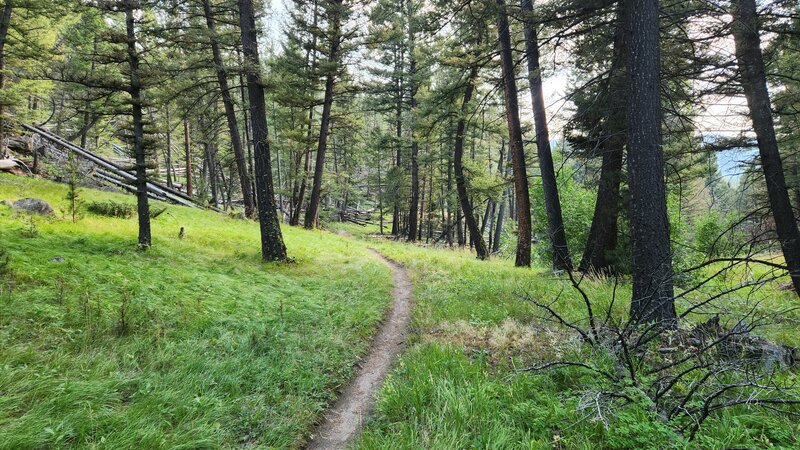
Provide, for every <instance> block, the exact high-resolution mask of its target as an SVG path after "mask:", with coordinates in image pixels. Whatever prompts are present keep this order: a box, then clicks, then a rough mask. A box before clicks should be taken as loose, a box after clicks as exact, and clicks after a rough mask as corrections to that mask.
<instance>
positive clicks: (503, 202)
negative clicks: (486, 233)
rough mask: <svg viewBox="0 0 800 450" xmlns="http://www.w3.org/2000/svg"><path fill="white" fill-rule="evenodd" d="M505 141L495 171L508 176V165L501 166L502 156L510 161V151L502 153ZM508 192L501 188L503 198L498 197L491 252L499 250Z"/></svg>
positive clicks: (506, 189)
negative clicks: (498, 205) (498, 204)
mask: <svg viewBox="0 0 800 450" xmlns="http://www.w3.org/2000/svg"><path fill="white" fill-rule="evenodd" d="M505 145H506V142H505V140H503V142H502V147H501V150H500V158H499V159H498V161H497V173H498V175H500V174H502V175H503V176H504V177H505V178H508V172H509V170H508V169H509V167H508V166H506V167H505V168H503V158H505V160H506V163H508V162H509V161H511V153H506V154H505V155H503V149H505ZM508 198H509V192H508V188H505V189H503V198H502V199H500V208H499V209H498V211H497V224H496V226H495V229H494V240H493V242H492V253H497V252H499V251H500V239H501V237H502V234H503V219H504V218H505V215H506V212H505V209H506V203H508Z"/></svg>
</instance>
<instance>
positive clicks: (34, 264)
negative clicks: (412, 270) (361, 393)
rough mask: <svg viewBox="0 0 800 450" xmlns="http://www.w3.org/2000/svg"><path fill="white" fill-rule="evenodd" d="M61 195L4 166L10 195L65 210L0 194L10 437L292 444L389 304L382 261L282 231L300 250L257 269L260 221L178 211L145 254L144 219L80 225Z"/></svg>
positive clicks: (19, 442)
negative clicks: (20, 210)
mask: <svg viewBox="0 0 800 450" xmlns="http://www.w3.org/2000/svg"><path fill="white" fill-rule="evenodd" d="M65 195H66V187H65V186H64V185H59V184H54V183H49V182H43V181H33V180H30V179H25V178H16V177H11V176H6V175H0V199H6V200H15V199H17V198H22V197H37V198H42V199H44V200H47V201H49V202H51V204H53V206H54V208H55V209H56V210H57V213H56V215H55V217H53V218H33V219H29V218H27V216H22V215H15V214H14V213H13V212H11V210H10V209H9V208H5V207H0V247H1V248H3V249H4V250H5V251H7V253H8V255H9V256H10V271H11V272H10V273H7V274H5V275H4V276H3V278H2V281H1V282H0V287H1V288H2V293H1V294H0V368H2V370H0V448H8V449H21V448H54V447H89V448H215V447H237V446H244V447H264V446H274V447H276V448H286V447H295V446H298V445H299V444H300V443H301V442H302V441H303V439H304V437H305V436H306V435H307V433H308V432H309V431H310V427H311V425H312V424H313V423H314V421H315V420H317V418H318V417H319V414H320V412H321V411H322V410H323V409H324V408H325V407H326V405H327V403H329V402H330V401H331V399H332V398H333V396H334V393H335V391H336V390H337V388H338V387H339V386H340V385H341V384H342V383H343V382H344V381H345V380H346V379H347V378H348V377H349V376H350V375H351V373H352V372H353V365H354V363H355V362H356V361H357V359H358V357H359V355H360V354H361V353H362V352H363V351H364V350H365V349H366V347H367V343H368V341H369V337H370V335H371V333H372V332H373V331H374V329H375V327H376V324H377V323H378V321H379V320H380V319H381V318H382V317H383V314H384V312H385V309H386V307H387V305H388V303H389V300H390V299H389V293H390V289H391V277H390V273H389V270H388V269H387V268H386V267H385V266H383V265H382V264H380V263H379V262H377V261H375V260H374V259H373V258H371V257H369V256H368V254H367V252H366V248H365V246H364V245H363V244H358V243H355V242H350V241H347V240H344V239H342V238H340V237H337V236H334V235H332V234H329V233H324V232H307V231H302V230H298V229H291V228H288V227H285V228H284V230H285V238H286V242H287V246H288V247H289V252H290V256H291V257H293V258H294V263H292V264H284V265H275V264H263V263H262V262H260V260H259V255H260V251H259V247H258V227H257V225H256V224H255V223H252V222H249V221H247V222H246V221H237V220H234V219H229V218H226V217H225V216H223V215H220V214H215V213H209V212H204V211H199V210H191V209H188V208H181V207H175V206H169V207H168V209H167V211H166V213H164V214H162V215H161V216H159V217H158V218H156V219H154V221H153V235H154V236H153V237H154V246H153V248H152V249H150V250H148V251H139V250H137V249H136V245H135V244H136V219H135V218H131V219H112V218H106V217H100V216H95V215H91V214H88V213H86V212H84V213H83V217H82V218H80V219H79V220H78V221H77V222H76V223H72V221H71V219H69V218H67V217H66V215H65V214H64V210H65V209H66V201H65V200H64V197H65ZM81 199H82V200H83V201H85V202H90V201H99V200H115V201H120V202H130V203H132V202H133V201H134V199H133V197H131V196H122V195H117V194H112V193H106V192H99V191H90V190H83V191H82V193H81ZM180 227H185V230H186V237H185V238H184V239H178V231H179V229H180Z"/></svg>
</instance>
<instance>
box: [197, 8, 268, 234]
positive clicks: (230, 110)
mask: <svg viewBox="0 0 800 450" xmlns="http://www.w3.org/2000/svg"><path fill="white" fill-rule="evenodd" d="M203 10H204V12H205V16H206V25H207V26H208V32H209V43H210V44H211V54H212V56H213V60H214V68H215V69H216V73H217V82H218V83H219V90H220V94H221V96H222V104H223V105H224V107H225V118H226V119H227V122H228V133H229V134H230V137H231V147H232V148H233V155H234V159H235V160H236V169H237V171H238V173H239V181H240V184H241V188H242V196H243V197H244V214H245V216H247V217H249V218H251V219H252V218H255V216H256V214H255V200H254V199H253V190H252V189H251V186H252V185H251V184H250V175H249V174H248V173H247V161H246V160H245V154H244V148H243V147H242V138H241V135H240V134H239V124H238V123H237V122H236V110H235V109H234V105H233V98H232V97H231V91H230V88H229V87H228V71H227V69H225V66H224V64H223V63H222V54H221V52H220V49H219V42H218V38H217V26H216V24H215V22H214V11H213V10H212V9H211V0H203ZM212 170H213V167H212Z"/></svg>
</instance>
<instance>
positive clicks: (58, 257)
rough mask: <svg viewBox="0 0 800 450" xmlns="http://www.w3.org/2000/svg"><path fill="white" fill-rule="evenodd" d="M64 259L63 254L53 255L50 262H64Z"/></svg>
mask: <svg viewBox="0 0 800 450" xmlns="http://www.w3.org/2000/svg"><path fill="white" fill-rule="evenodd" d="M64 261H65V260H64V257H63V256H53V257H52V258H50V262H54V263H63V262H64Z"/></svg>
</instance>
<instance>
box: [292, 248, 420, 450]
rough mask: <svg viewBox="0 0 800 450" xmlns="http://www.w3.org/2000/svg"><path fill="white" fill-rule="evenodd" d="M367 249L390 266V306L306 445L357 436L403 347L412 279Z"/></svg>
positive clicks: (323, 445) (327, 445) (333, 445)
mask: <svg viewBox="0 0 800 450" xmlns="http://www.w3.org/2000/svg"><path fill="white" fill-rule="evenodd" d="M345 235H346V234H345ZM370 251H371V252H372V253H373V254H375V256H376V257H377V258H379V259H380V260H381V261H383V263H384V264H386V265H387V266H389V267H390V268H391V269H392V279H393V280H394V292H393V294H392V298H393V304H392V309H391V311H389V314H388V315H387V317H386V319H385V321H384V323H383V325H381V327H380V329H379V330H378V334H377V335H376V336H375V340H374V341H373V343H372V347H371V348H370V350H369V353H368V354H367V355H366V356H365V357H364V358H363V359H362V360H361V363H360V370H359V371H358V374H357V375H356V377H355V378H354V379H353V380H351V381H350V384H349V385H348V386H347V387H346V388H345V389H344V391H343V392H342V393H341V395H340V396H339V400H338V401H337V402H336V404H335V405H334V406H333V408H332V409H331V410H330V411H328V413H327V414H325V418H324V419H323V421H322V423H321V424H320V425H319V427H317V429H316V431H315V432H314V434H313V436H312V437H311V442H309V444H308V446H307V447H306V448H307V449H342V448H345V447H346V446H347V444H349V443H350V442H352V440H353V439H354V438H356V437H357V436H358V434H359V433H360V432H361V429H362V427H363V424H364V420H365V419H366V418H367V416H368V415H369V413H370V412H371V411H372V408H373V406H374V405H375V393H376V392H377V391H378V389H380V387H381V385H382V384H383V380H384V379H385V378H386V375H388V374H389V371H390V370H391V369H392V366H393V364H394V361H395V360H396V359H397V357H398V355H399V354H400V352H402V350H403V348H404V347H405V341H406V335H407V333H408V324H409V322H410V320H411V292H412V285H411V281H410V280H409V278H408V274H407V273H406V271H405V269H404V268H403V267H402V266H401V265H399V264H397V263H395V262H394V261H391V260H389V259H388V258H386V257H384V256H383V255H381V254H380V253H378V252H376V251H375V250H370Z"/></svg>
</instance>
